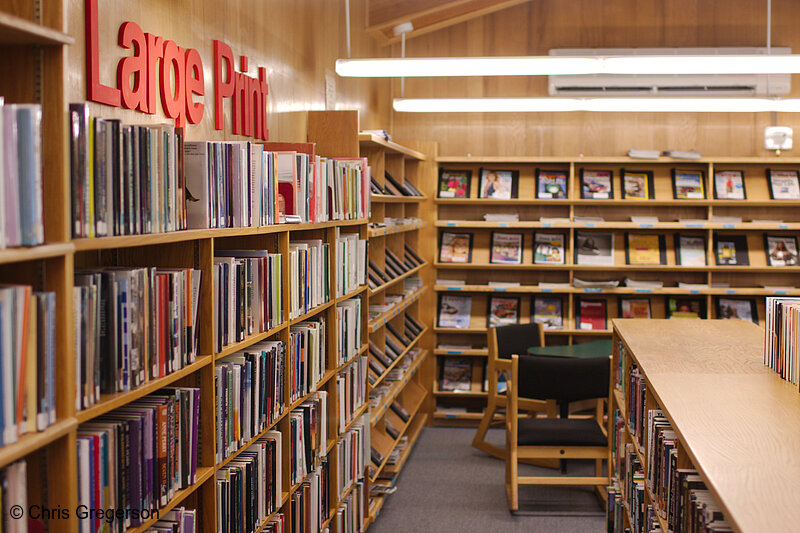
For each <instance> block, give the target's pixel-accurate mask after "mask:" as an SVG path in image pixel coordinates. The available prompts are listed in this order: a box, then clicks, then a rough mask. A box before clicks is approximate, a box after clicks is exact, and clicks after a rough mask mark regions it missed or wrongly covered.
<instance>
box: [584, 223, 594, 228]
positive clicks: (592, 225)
mask: <svg viewBox="0 0 800 533" xmlns="http://www.w3.org/2000/svg"><path fill="white" fill-rule="evenodd" d="M583 227H584V228H593V227H594V222H584V223H583Z"/></svg>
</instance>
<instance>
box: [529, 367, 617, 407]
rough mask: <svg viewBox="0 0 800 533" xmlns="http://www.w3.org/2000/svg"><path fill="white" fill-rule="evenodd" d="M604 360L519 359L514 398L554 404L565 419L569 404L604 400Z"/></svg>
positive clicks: (606, 395) (605, 384)
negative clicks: (518, 397)
mask: <svg viewBox="0 0 800 533" xmlns="http://www.w3.org/2000/svg"><path fill="white" fill-rule="evenodd" d="M609 373H610V363H609V358H608V357H592V358H588V359H581V358H576V357H548V356H538V355H521V356H520V357H519V383H517V384H515V387H516V391H517V394H518V395H519V396H523V397H526V398H533V399H537V400H556V401H557V402H558V403H559V405H560V407H561V416H562V418H566V416H567V413H568V410H567V409H568V407H569V403H570V402H575V401H578V400H589V399H592V398H607V397H608V386H609V385H608V380H609Z"/></svg>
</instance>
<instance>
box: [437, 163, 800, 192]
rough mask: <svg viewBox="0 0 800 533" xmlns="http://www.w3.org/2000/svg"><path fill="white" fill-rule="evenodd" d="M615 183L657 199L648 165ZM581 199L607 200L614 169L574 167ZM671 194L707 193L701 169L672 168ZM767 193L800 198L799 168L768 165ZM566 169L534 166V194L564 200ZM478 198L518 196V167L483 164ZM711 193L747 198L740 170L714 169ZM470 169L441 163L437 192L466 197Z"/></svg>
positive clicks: (623, 172)
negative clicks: (454, 167) (449, 166)
mask: <svg viewBox="0 0 800 533" xmlns="http://www.w3.org/2000/svg"><path fill="white" fill-rule="evenodd" d="M619 172H620V178H619V180H620V181H619V186H620V187H619V188H620V193H621V197H622V199H630V200H653V199H655V197H656V195H655V191H656V189H655V180H654V176H653V171H652V170H630V169H627V170H626V169H624V168H621V169H620V171H619ZM578 174H579V183H578V189H579V191H580V197H581V199H591V200H610V199H613V198H614V193H615V190H614V189H615V187H614V185H615V184H614V171H613V170H600V169H587V168H581V169H578ZM670 174H671V178H672V197H673V198H674V199H676V200H702V199H704V198H706V196H707V193H706V179H705V172H704V171H702V170H695V169H683V168H672V169H671V170H670ZM766 178H767V185H768V187H769V193H770V198H772V199H775V200H800V173H798V171H797V170H776V169H769V168H768V169H766ZM568 180H569V172H568V171H566V170H546V169H541V168H537V169H536V171H535V186H534V190H535V198H537V199H540V200H565V199H567V198H568V196H569V188H568ZM478 185H479V187H478V191H477V198H491V199H499V200H509V199H512V198H517V197H518V196H519V170H508V169H502V170H499V169H491V168H481V169H480V171H479V173H478ZM713 187H714V198H716V199H720V200H744V199H746V198H747V191H746V188H745V177H744V172H743V171H741V170H717V171H716V172H715V173H714V182H713ZM471 188H472V171H471V170H454V169H445V168H440V169H439V184H438V187H437V191H438V197H439V198H463V199H466V198H470V191H471Z"/></svg>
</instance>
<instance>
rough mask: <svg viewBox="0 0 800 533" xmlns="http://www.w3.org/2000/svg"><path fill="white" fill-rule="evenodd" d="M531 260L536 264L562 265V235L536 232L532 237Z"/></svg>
mask: <svg viewBox="0 0 800 533" xmlns="http://www.w3.org/2000/svg"><path fill="white" fill-rule="evenodd" d="M533 262H534V263H535V264H537V265H563V264H564V235H563V234H562V233H536V234H535V235H534V237H533Z"/></svg>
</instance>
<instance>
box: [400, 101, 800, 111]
mask: <svg viewBox="0 0 800 533" xmlns="http://www.w3.org/2000/svg"><path fill="white" fill-rule="evenodd" d="M394 110H395V111H398V112H407V113H547V112H566V111H598V112H618V113H629V112H640V113H647V112H657V113H658V112H671V113H762V112H771V111H777V112H781V113H798V112H800V99H799V98H791V99H779V98H395V100H394Z"/></svg>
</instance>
